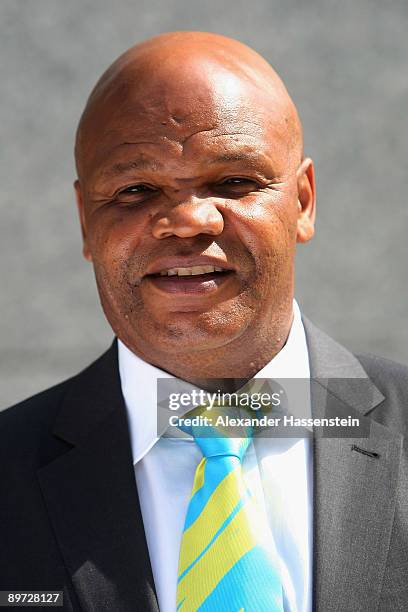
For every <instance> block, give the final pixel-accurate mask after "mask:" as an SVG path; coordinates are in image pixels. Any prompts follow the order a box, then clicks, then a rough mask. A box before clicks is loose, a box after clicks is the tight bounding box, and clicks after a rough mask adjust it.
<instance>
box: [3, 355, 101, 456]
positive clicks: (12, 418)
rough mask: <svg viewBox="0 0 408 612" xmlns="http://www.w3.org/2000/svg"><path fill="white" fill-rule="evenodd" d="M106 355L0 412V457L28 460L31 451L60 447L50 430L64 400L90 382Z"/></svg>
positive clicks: (36, 451)
mask: <svg viewBox="0 0 408 612" xmlns="http://www.w3.org/2000/svg"><path fill="white" fill-rule="evenodd" d="M106 355H107V353H104V354H103V355H102V356H101V357H99V358H98V359H97V360H96V361H94V362H93V363H91V364H90V365H89V366H88V367H86V368H85V369H84V370H82V371H81V372H79V374H76V375H75V376H71V377H70V378H68V379H66V380H64V381H62V382H61V383H58V384H56V385H54V386H52V387H50V388H48V389H45V390H44V391H41V392H40V393H37V394H36V395H33V396H31V397H29V398H27V399H25V400H23V401H22V402H19V403H17V404H15V405H14V406H11V407H9V408H6V409H5V410H2V411H1V412H0V454H1V455H2V457H3V459H4V461H7V462H10V459H11V458H13V457H14V458H17V456H20V457H26V458H28V457H29V456H30V455H31V456H32V453H33V452H34V453H38V452H42V450H45V452H46V449H47V448H49V449H51V448H53V449H54V447H55V446H57V447H59V446H60V445H61V444H63V442H62V441H61V440H58V439H57V438H56V437H55V436H54V435H53V428H54V423H55V421H56V418H57V415H58V413H59V411H60V407H61V405H62V403H63V401H64V398H65V396H66V395H67V393H69V392H71V389H74V388H75V387H76V386H77V385H81V384H82V385H87V384H88V382H89V381H92V371H93V370H95V369H97V368H98V367H99V364H100V363H101V362H103V360H104V359H106ZM64 444H66V443H65V442H64ZM39 449H42V450H41V451H40V450H39Z"/></svg>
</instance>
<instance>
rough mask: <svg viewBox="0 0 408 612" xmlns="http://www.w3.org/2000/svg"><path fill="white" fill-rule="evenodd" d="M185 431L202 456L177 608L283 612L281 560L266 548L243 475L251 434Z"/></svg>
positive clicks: (182, 553) (187, 522)
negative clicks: (279, 566)
mask: <svg viewBox="0 0 408 612" xmlns="http://www.w3.org/2000/svg"><path fill="white" fill-rule="evenodd" d="M181 429H183V430H184V431H187V432H188V433H190V434H191V435H193V436H194V438H195V442H196V443H197V444H198V446H199V447H200V449H201V451H202V453H203V458H202V460H201V462H200V463H199V465H198V467H197V469H196V472H195V477H194V483H193V489H192V492H191V499H190V502H189V505H188V509H187V515H186V520H185V525H184V531H183V535H182V541H181V547H180V556H179V571H178V583H177V610H179V611H180V612H196V611H197V610H199V611H200V612H282V611H283V604H282V586H281V582H280V579H279V574H278V571H277V561H276V558H273V552H272V554H271V547H269V548H267V547H265V546H264V544H265V543H266V542H265V540H266V538H267V535H266V532H265V529H263V528H262V521H261V520H260V514H259V513H258V511H257V508H256V505H255V503H254V500H253V499H252V498H251V494H250V492H249V490H248V488H247V487H246V485H245V482H244V478H243V474H242V465H241V462H242V459H243V457H244V454H245V452H246V450H247V448H248V446H249V444H250V442H251V436H252V431H250V430H248V434H249V435H248V436H247V437H245V438H231V437H228V435H226V434H224V435H222V430H220V428H217V430H216V431H214V428H212V434H209V433H208V432H209V428H208V426H207V427H206V428H205V434H204V433H203V432H204V429H203V427H191V428H185V427H181ZM210 429H211V428H210Z"/></svg>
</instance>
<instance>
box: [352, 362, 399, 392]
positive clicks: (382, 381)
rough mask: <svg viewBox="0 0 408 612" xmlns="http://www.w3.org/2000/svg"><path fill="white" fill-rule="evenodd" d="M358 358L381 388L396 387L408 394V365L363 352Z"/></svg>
mask: <svg viewBox="0 0 408 612" xmlns="http://www.w3.org/2000/svg"><path fill="white" fill-rule="evenodd" d="M356 357H357V359H358V360H359V362H360V363H361V365H362V366H363V368H364V370H365V371H366V372H367V374H368V376H369V377H370V378H371V379H372V380H374V381H375V382H376V384H377V386H378V387H379V388H381V387H382V386H383V387H384V388H390V387H395V388H399V389H401V391H405V392H406V393H407V394H408V366H407V365H404V364H402V363H398V362H397V361H393V360H392V359H387V358H386V357H379V356H378V355H371V354H367V353H365V354H361V355H356Z"/></svg>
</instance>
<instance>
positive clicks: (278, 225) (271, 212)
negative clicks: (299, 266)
mask: <svg viewBox="0 0 408 612" xmlns="http://www.w3.org/2000/svg"><path fill="white" fill-rule="evenodd" d="M235 204H236V203H231V204H230V205H229V210H230V214H231V222H232V223H233V224H234V226H235V231H236V232H237V234H238V236H239V238H240V240H241V242H242V244H244V245H245V246H246V248H247V249H248V250H249V252H250V254H251V255H252V257H253V259H254V260H255V261H256V262H257V271H258V274H260V273H262V274H265V273H267V272H268V270H270V269H271V267H273V268H276V266H277V265H279V262H281V263H282V264H283V263H284V261H286V260H288V259H289V260H290V259H292V258H293V256H294V251H295V247H296V231H297V200H296V199H295V194H293V193H291V192H290V193H284V192H276V193H274V194H273V195H269V194H268V195H267V196H266V195H261V196H259V197H256V198H254V199H252V200H251V201H249V202H248V203H246V204H245V205H242V203H241V204H240V206H236V205H235Z"/></svg>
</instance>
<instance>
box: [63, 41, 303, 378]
mask: <svg viewBox="0 0 408 612" xmlns="http://www.w3.org/2000/svg"><path fill="white" fill-rule="evenodd" d="M102 128H103V129H102ZM136 153H137V154H136ZM75 155H76V166H77V172H78V180H77V181H76V183H75V188H76V193H77V200H78V209H79V213H80V219H81V228H82V233H83V240H84V255H85V257H86V258H87V259H88V260H90V261H92V262H93V265H94V271H95V276H96V281H97V286H98V291H99V295H100V299H101V303H102V306H103V309H104V312H105V314H106V317H107V319H108V321H109V322H110V324H111V326H112V328H113V330H114V331H115V333H116V334H117V335H118V337H119V338H121V340H122V341H123V342H124V343H125V344H126V345H127V346H128V347H129V348H130V349H131V350H132V351H134V352H135V353H136V354H138V355H139V356H141V357H142V358H143V359H145V360H146V361H148V362H150V363H153V364H154V365H156V366H158V367H160V368H162V369H163V370H166V371H169V372H171V373H172V374H174V375H176V376H179V377H180V378H183V379H185V380H188V381H191V382H196V383H197V384H198V382H200V383H202V386H204V388H205V387H206V388H208V389H210V388H212V387H213V385H215V384H217V385H218V386H217V387H216V388H220V386H219V385H220V384H221V383H220V379H222V378H239V379H241V380H244V379H247V378H249V377H251V376H253V375H254V374H255V373H256V372H257V371H259V369H260V368H261V367H263V365H265V364H266V363H267V362H268V361H270V359H271V358H272V357H273V356H274V355H275V354H276V353H277V352H278V351H279V350H280V349H281V348H282V346H283V344H284V342H285V341H286V338H287V335H288V331H289V328H290V324H291V321H292V299H293V284H294V280H293V279H294V255H295V247H296V242H306V241H307V240H309V239H310V238H311V237H312V235H313V222H314V205H315V193H314V176H313V164H312V162H311V160H310V159H308V158H306V159H304V158H303V143H302V130H301V125H300V121H299V118H298V115H297V112H296V109H295V107H294V105H293V102H292V101H291V99H290V97H289V95H288V93H287V91H286V89H285V87H284V85H283V83H282V82H281V80H280V78H279V77H278V76H277V75H276V73H275V72H274V71H273V69H272V68H271V67H270V66H269V64H267V62H266V61H265V60H264V59H263V58H261V57H260V56H259V55H257V54H256V53H255V52H254V51H253V50H251V49H249V48H248V47H246V46H245V45H242V44H241V43H239V42H238V41H234V40H232V39H228V38H226V37H222V36H219V35H215V34H207V33H197V32H177V33H170V34H165V35H160V36H158V37H155V38H153V39H150V40H149V41H146V42H144V43H142V44H141V45H137V46H135V47H133V48H132V49H130V50H129V51H127V52H126V53H125V54H123V55H122V56H121V57H120V58H118V60H116V61H115V62H114V63H113V64H112V66H110V67H109V68H108V70H107V71H106V72H105V73H104V75H102V77H101V78H100V80H99V81H98V83H97V85H96V86H95V88H94V90H93V91H92V92H91V95H90V97H89V99H88V102H87V105H86V107H85V110H84V112H83V114H82V117H81V120H80V122H79V126H78V129H77V136H76V144H75ZM302 160H303V161H302ZM225 177H227V178H228V177H246V178H245V181H246V182H245V181H243V179H240V180H239V183H238V184H229V183H228V181H227V182H225V180H226V178H225ZM135 184H145V185H147V186H149V187H148V188H147V189H146V188H145V189H144V190H143V191H142V192H140V194H139V193H136V194H131V193H124V191H123V190H124V189H125V188H127V187H129V186H130V185H135ZM118 194H119V195H118ZM201 254H204V255H209V256H213V257H218V258H219V259H220V260H221V261H224V262H226V263H229V264H230V266H231V267H233V268H234V269H235V272H234V274H233V275H232V276H231V277H230V278H229V280H228V281H227V282H225V283H224V284H223V285H221V286H220V287H219V288H218V289H217V290H216V291H215V292H214V293H213V294H211V295H210V294H206V295H203V296H200V298H197V297H193V298H191V297H188V296H183V297H180V296H171V295H165V294H163V293H158V292H157V290H155V289H154V287H153V288H152V286H151V285H149V283H148V281H147V280H146V279H145V277H144V275H145V273H146V270H147V269H148V267H149V265H151V264H152V263H153V262H154V261H155V260H156V259H157V258H158V257H166V256H197V255H201ZM204 378H205V379H208V378H213V379H214V381H215V382H214V381H213V382H211V381H208V380H207V381H204V380H203V379H204ZM225 384H226V383H225ZM225 388H226V390H228V385H226V387H225Z"/></svg>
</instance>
